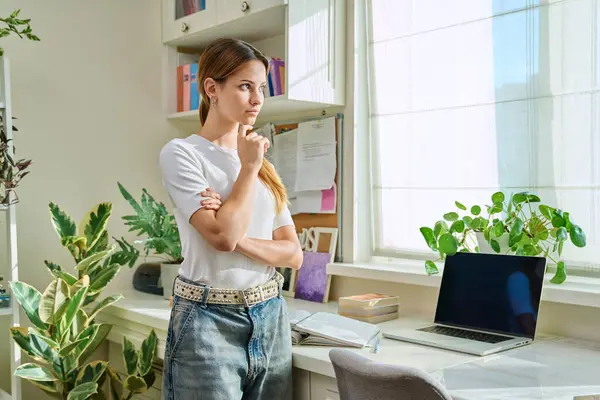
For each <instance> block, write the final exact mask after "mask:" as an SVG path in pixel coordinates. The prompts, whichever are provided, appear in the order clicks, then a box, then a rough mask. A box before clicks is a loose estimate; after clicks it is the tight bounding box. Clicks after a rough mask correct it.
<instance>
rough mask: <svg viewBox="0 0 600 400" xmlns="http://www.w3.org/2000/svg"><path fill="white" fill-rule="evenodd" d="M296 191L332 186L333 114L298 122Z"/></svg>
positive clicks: (334, 162) (333, 176) (334, 156)
mask: <svg viewBox="0 0 600 400" xmlns="http://www.w3.org/2000/svg"><path fill="white" fill-rule="evenodd" d="M297 146H298V154H297V169H296V182H295V186H294V188H295V191H296V192H303V191H307V190H324V189H331V187H332V186H333V183H334V180H335V171H336V163H337V161H336V143H335V117H330V118H326V119H320V120H315V121H307V122H302V123H300V124H298V142H297Z"/></svg>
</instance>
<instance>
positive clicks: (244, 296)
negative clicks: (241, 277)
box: [242, 289, 250, 308]
mask: <svg viewBox="0 0 600 400" xmlns="http://www.w3.org/2000/svg"><path fill="white" fill-rule="evenodd" d="M246 290H248V289H242V297H243V298H244V305H245V306H246V307H247V308H250V303H249V302H248V296H247V295H246Z"/></svg>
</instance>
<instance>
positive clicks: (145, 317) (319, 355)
mask: <svg viewBox="0 0 600 400" xmlns="http://www.w3.org/2000/svg"><path fill="white" fill-rule="evenodd" d="M122 293H123V295H124V296H125V298H124V299H123V300H121V301H119V302H118V303H117V304H115V305H114V306H111V307H109V308H107V309H106V310H105V311H103V312H102V314H101V316H99V319H101V320H103V321H105V322H109V323H113V324H115V327H114V328H113V332H112V333H111V335H110V336H109V340H114V341H116V342H119V343H122V337H123V335H125V336H127V337H128V338H130V339H133V340H134V341H140V340H141V339H143V337H144V336H145V335H146V334H147V331H148V329H149V328H154V329H155V330H156V333H157V335H158V338H159V351H158V353H159V354H158V356H159V357H162V355H163V354H164V339H165V338H166V332H167V327H168V322H169V315H170V309H169V302H168V301H167V300H164V299H163V298H162V297H159V296H155V295H151V294H145V293H140V292H137V291H134V290H131V291H127V292H122ZM287 301H288V306H289V308H290V309H291V310H295V309H302V310H308V311H311V312H315V311H329V312H337V304H336V303H328V304H319V303H312V302H307V301H303V300H296V299H287ZM424 322H426V321H423V320H419V319H413V318H404V317H401V318H400V319H397V320H394V321H388V322H385V323H384V324H385V329H386V330H387V331H389V330H390V329H392V330H393V328H394V327H411V326H418V325H422V324H423V323H424ZM381 325H383V324H381ZM599 337H600V336H599ZM136 339H137V340H136ZM160 342H162V343H160ZM329 350H330V348H328V347H312V346H294V348H293V362H294V367H296V368H300V369H304V370H308V371H311V372H314V373H318V374H322V375H327V376H330V377H335V374H334V372H333V367H332V365H331V362H330V361H329ZM352 351H356V352H359V353H360V354H362V355H364V356H366V357H369V358H371V359H373V360H376V361H379V362H384V363H389V364H396V363H403V364H406V365H410V366H413V367H415V368H419V369H421V370H424V371H427V372H428V373H430V374H432V375H433V376H435V377H436V378H437V379H439V380H441V381H442V382H443V383H444V385H445V386H446V387H447V388H448V389H449V390H450V391H451V393H452V395H453V396H454V397H455V398H456V399H457V400H458V399H483V400H487V399H528V400H537V399H544V400H546V399H552V400H559V399H560V400H563V399H564V400H567V399H568V400H572V399H573V397H574V396H576V395H585V394H588V395H589V394H600V342H599V343H592V342H584V341H578V340H570V339H566V338H559V337H549V336H541V337H539V338H538V339H536V341H535V343H533V344H532V345H529V346H525V347H522V348H518V349H513V350H509V351H505V352H503V353H499V354H495V355H490V356H486V357H476V356H471V355H467V354H462V353H457V352H453V351H447V350H441V349H435V348H432V347H427V346H421V345H417V344H411V343H405V342H401V341H397V340H390V339H383V340H382V342H381V346H380V351H379V353H377V354H374V353H371V352H370V351H369V350H368V349H352Z"/></svg>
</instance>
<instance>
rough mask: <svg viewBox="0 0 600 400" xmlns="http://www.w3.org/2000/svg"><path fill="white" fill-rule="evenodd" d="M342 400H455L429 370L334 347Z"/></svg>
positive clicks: (334, 366) (332, 353)
mask: <svg viewBox="0 0 600 400" xmlns="http://www.w3.org/2000/svg"><path fill="white" fill-rule="evenodd" d="M329 358H330V359H331V362H332V363H333V369H334V370H335V376H336V379H337V385H338V389H339V391H340V400H396V399H397V400H452V397H450V395H449V394H448V391H447V390H446V389H445V388H444V386H442V385H441V384H440V383H439V382H437V381H436V380H435V379H433V378H432V377H431V376H429V375H428V374H427V373H425V372H423V371H421V370H418V369H415V368H410V367H406V366H401V365H388V364H382V363H378V362H375V361H372V360H370V359H368V358H366V357H364V356H362V355H360V354H357V353H355V352H353V351H349V350H344V349H332V350H331V351H330V352H329Z"/></svg>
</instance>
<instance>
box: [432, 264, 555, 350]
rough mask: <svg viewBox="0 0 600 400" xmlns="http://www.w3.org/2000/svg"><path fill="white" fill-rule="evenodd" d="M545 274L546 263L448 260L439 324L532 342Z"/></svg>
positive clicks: (438, 316) (445, 267)
mask: <svg viewBox="0 0 600 400" xmlns="http://www.w3.org/2000/svg"><path fill="white" fill-rule="evenodd" d="M545 269H546V260H545V258H542V257H526V256H509V255H495V254H480V253H457V254H456V255H454V256H448V257H447V258H446V262H445V265H444V272H443V277H442V284H441V286H440V293H439V298H438V305H437V310H436V314H435V322H437V323H441V324H446V325H452V326H459V327H465V328H473V329H480V330H487V331H492V332H498V333H506V334H512V335H516V336H524V337H529V338H532V339H533V337H534V336H535V327H536V325H537V317H538V311H539V303H540V298H541V292H542V285H543V276H544V272H545Z"/></svg>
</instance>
